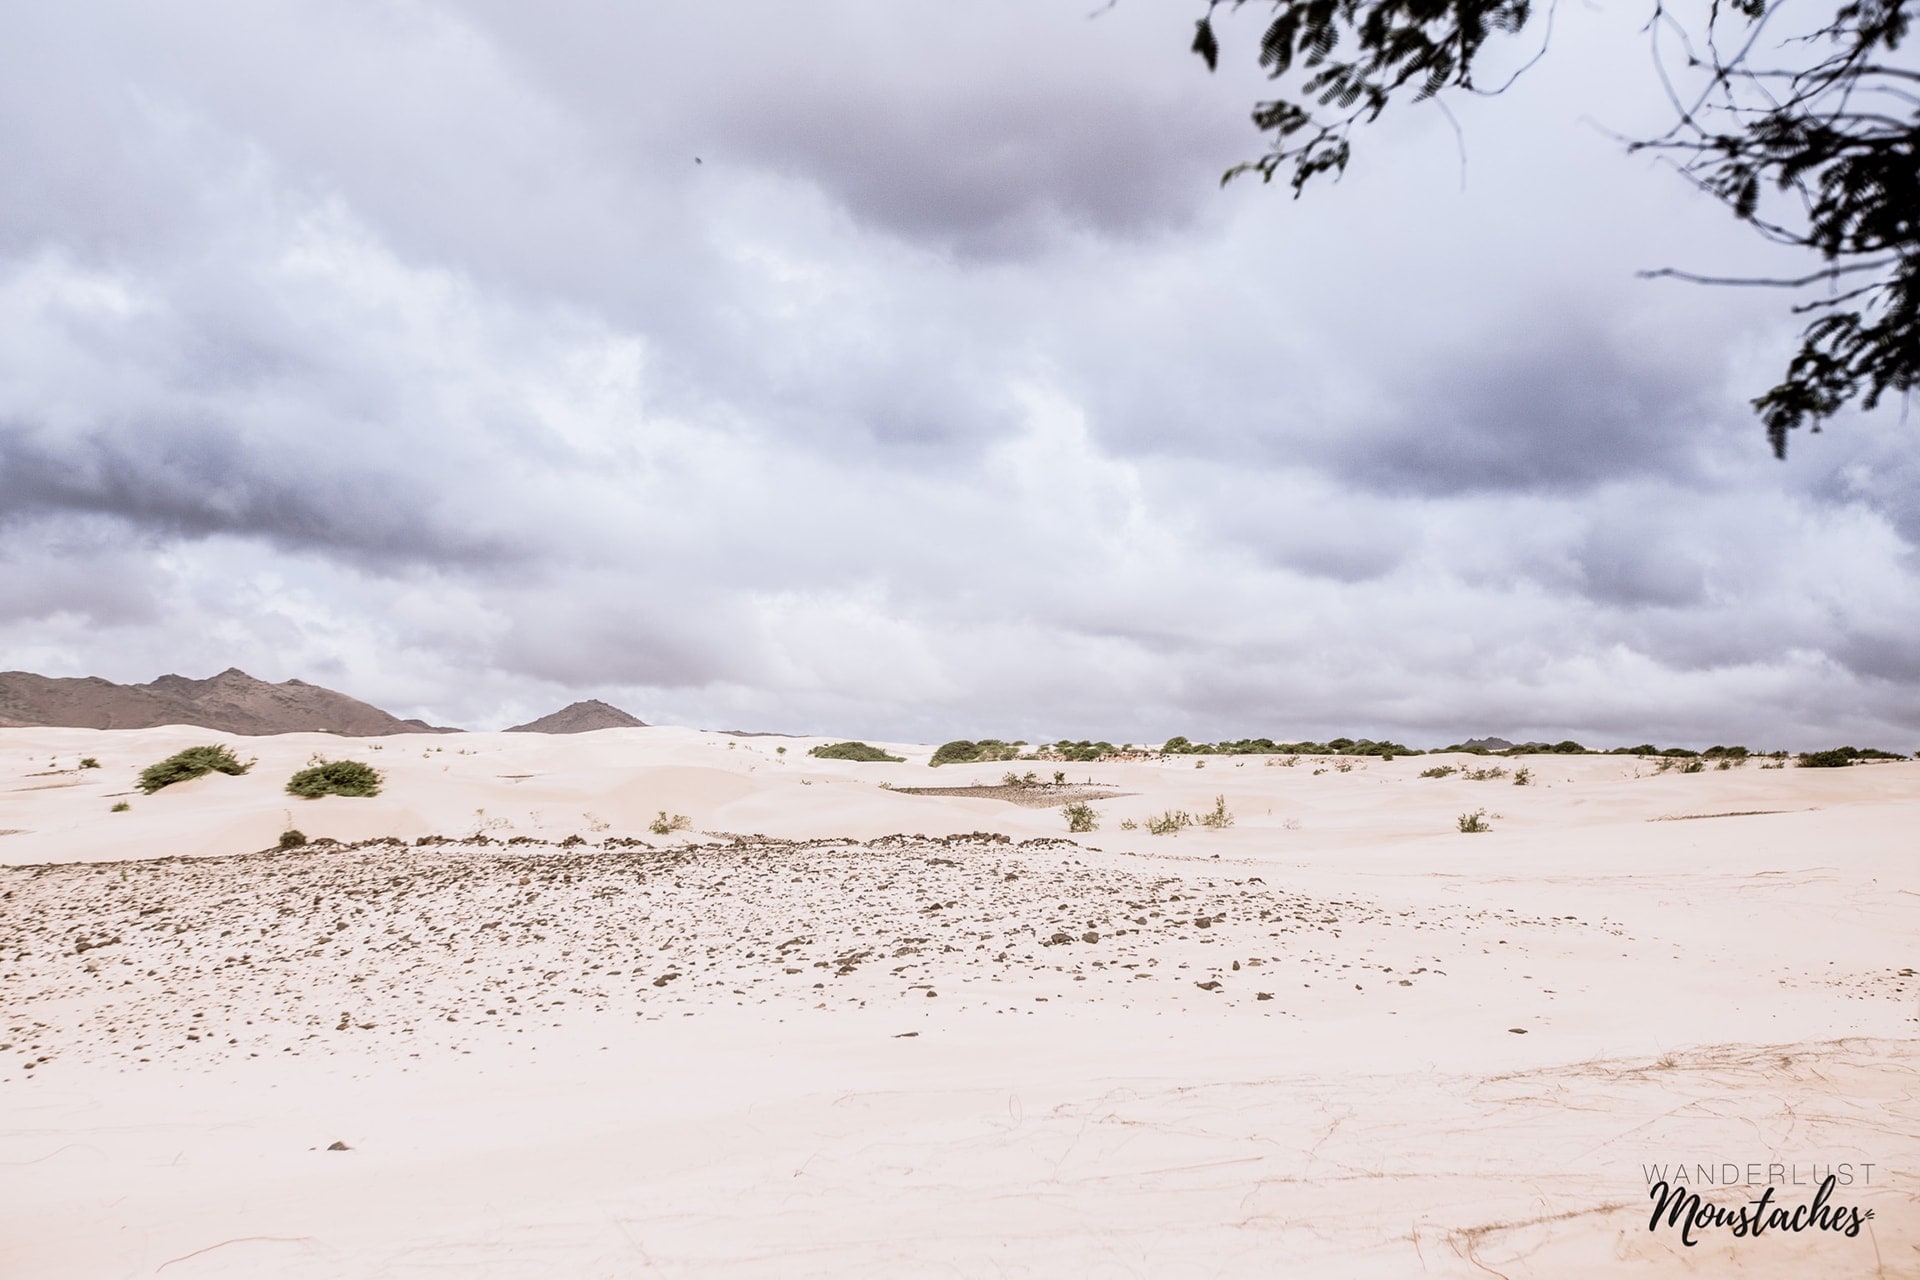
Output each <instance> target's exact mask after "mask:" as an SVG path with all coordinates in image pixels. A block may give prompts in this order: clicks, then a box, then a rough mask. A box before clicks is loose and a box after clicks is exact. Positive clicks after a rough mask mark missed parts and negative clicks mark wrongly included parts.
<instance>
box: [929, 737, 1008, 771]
mask: <svg viewBox="0 0 1920 1280" xmlns="http://www.w3.org/2000/svg"><path fill="white" fill-rule="evenodd" d="M1019 757H1020V746H1019V744H1018V743H1013V742H1002V741H1000V739H998V738H982V739H980V741H978V742H969V741H967V740H966V739H965V738H961V739H959V740H958V741H955V742H943V743H941V744H940V745H939V746H938V747H936V748H935V749H934V752H933V758H932V759H930V760H928V761H927V763H928V764H929V765H943V764H973V763H975V762H977V761H986V762H988V763H994V762H997V761H1001V760H1017V759H1018V758H1019Z"/></svg>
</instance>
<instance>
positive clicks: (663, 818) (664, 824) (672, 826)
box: [647, 809, 693, 836]
mask: <svg viewBox="0 0 1920 1280" xmlns="http://www.w3.org/2000/svg"><path fill="white" fill-rule="evenodd" d="M692 825H693V819H692V818H689V817H688V816H687V815H686V814H684V813H676V814H674V815H673V816H672V817H671V818H669V817H668V816H667V811H666V810H665V809H662V810H661V811H660V816H659V817H657V818H655V819H654V820H653V821H652V822H649V823H648V824H647V830H649V831H651V832H653V834H655V835H657V836H670V835H672V834H673V833H674V832H676V831H685V830H686V829H687V828H688V827H690V826H692Z"/></svg>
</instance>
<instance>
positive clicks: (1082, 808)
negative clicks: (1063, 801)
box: [1060, 800, 1100, 833]
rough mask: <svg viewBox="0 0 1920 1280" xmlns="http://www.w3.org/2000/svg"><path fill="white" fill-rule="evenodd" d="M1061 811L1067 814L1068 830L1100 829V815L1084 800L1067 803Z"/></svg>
mask: <svg viewBox="0 0 1920 1280" xmlns="http://www.w3.org/2000/svg"><path fill="white" fill-rule="evenodd" d="M1060 812H1061V813H1063V814H1065V815H1066V818H1067V830H1069V831H1072V832H1075V833H1078V832H1083V831H1098V830H1099V829H1100V820H1099V815H1097V814H1095V813H1094V811H1093V806H1092V805H1090V804H1088V803H1087V802H1086V801H1084V800H1081V801H1078V802H1076V803H1074V804H1070V805H1066V806H1065V807H1063V808H1062V809H1061V810H1060Z"/></svg>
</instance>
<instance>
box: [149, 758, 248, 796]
mask: <svg viewBox="0 0 1920 1280" xmlns="http://www.w3.org/2000/svg"><path fill="white" fill-rule="evenodd" d="M251 768H253V761H251V760H248V761H247V762H245V763H244V764H243V763H241V761H240V759H239V757H237V756H235V755H234V754H233V751H232V749H231V748H228V747H188V748H187V749H186V750H185V751H176V752H174V753H173V754H172V755H170V756H168V757H167V758H166V759H165V760H162V761H160V762H159V763H158V764H150V765H148V766H147V767H146V768H144V769H142V770H141V771H140V781H139V784H138V785H139V787H140V789H141V790H142V791H144V792H146V793H147V794H148V795H152V794H153V793H154V792H156V791H158V790H160V788H162V787H170V786H172V785H173V784H174V783H176V782H186V781H188V780H190V779H193V778H203V777H205V776H206V775H207V774H209V773H224V774H228V775H230V776H233V777H238V776H239V775H240V774H243V773H245V772H246V771H247V770H249V769H251Z"/></svg>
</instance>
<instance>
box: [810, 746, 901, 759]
mask: <svg viewBox="0 0 1920 1280" xmlns="http://www.w3.org/2000/svg"><path fill="white" fill-rule="evenodd" d="M807 754H808V755H810V756H814V757H816V758H818V759H821V760H859V761H862V762H866V763H877V762H879V761H882V760H884V761H887V762H889V763H892V764H899V763H901V762H902V761H904V760H905V759H906V757H905V756H890V755H888V754H887V753H886V752H884V751H882V750H881V749H880V748H878V747H870V746H868V745H867V744H866V743H864V742H835V743H831V744H827V745H822V746H818V747H815V748H813V749H812V750H811V751H809V752H807Z"/></svg>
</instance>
